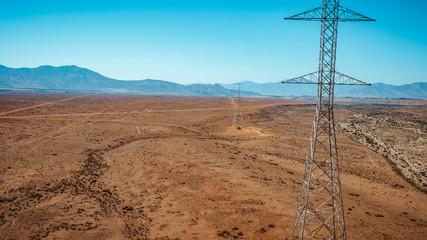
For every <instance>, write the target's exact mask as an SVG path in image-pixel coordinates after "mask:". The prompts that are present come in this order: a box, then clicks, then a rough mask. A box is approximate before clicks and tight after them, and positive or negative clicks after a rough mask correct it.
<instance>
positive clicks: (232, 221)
mask: <svg viewBox="0 0 427 240" xmlns="http://www.w3.org/2000/svg"><path fill="white" fill-rule="evenodd" d="M70 97H71V99H70ZM72 97H74V96H68V95H67V96H61V95H30V96H26V95H9V94H2V95H0V101H1V102H2V104H1V105H0V106H1V107H0V114H1V113H4V114H1V116H0V138H1V139H2V142H3V144H2V145H1V148H0V152H2V155H1V159H0V161H1V163H2V164H1V167H0V238H1V239H28V238H33V239H39V238H47V239H54V238H61V239H126V238H132V239H138V238H140V239H177V238H179V239H236V238H237V239H286V238H287V237H289V236H290V231H291V225H292V221H293V217H294V211H295V205H296V197H297V194H298V189H299V181H300V180H301V176H302V172H301V171H302V170H303V163H304V157H305V154H306V149H307V144H308V142H309V140H308V137H309V133H310V129H311V124H312V117H313V114H314V111H313V106H312V104H310V103H305V102H296V101H283V100H266V99H265V100H262V99H244V101H243V103H242V105H243V107H244V108H243V112H244V121H245V128H244V129H243V130H240V131H239V130H236V129H233V128H231V127H230V125H231V123H232V116H233V111H232V109H231V107H232V104H231V101H230V99H227V98H172V97H167V98H160V97H136V96H134V97H123V96H97V95H94V96H82V97H78V98H72ZM61 99H67V101H60V100H61ZM421 104H423V103H421ZM35 105H38V106H35ZM365 107H366V106H365ZM381 108H382V109H386V108H387V109H391V110H392V111H403V110H405V111H412V112H416V113H417V114H424V115H425V111H426V109H427V107H426V106H425V103H424V106H423V107H411V106H407V107H400V108H399V109H397V108H396V107H392V108H389V107H387V106H383V107H381ZM18 109H19V111H17V110H18ZM420 109H423V110H421V111H420ZM336 114H337V120H338V121H341V122H345V121H347V120H348V119H352V118H354V114H355V113H354V109H353V106H352V105H351V104H350V105H348V106H347V105H340V107H338V108H337V110H336ZM424 115H423V116H424ZM391 133H393V132H391ZM337 137H338V145H339V154H340V160H341V174H342V176H341V177H342V184H343V193H344V196H343V197H344V204H345V207H346V222H347V231H348V236H349V238H350V239H423V238H424V237H425V236H426V235H427V222H426V214H425V213H426V212H427V206H426V204H425V202H426V200H427V198H426V194H425V193H423V192H421V191H420V190H418V189H417V188H415V187H414V186H412V185H411V184H410V183H408V182H407V181H405V179H404V178H402V177H401V176H400V175H399V174H397V173H396V172H395V171H393V167H392V165H391V164H390V163H389V162H388V161H387V159H386V158H384V157H383V156H381V155H380V154H377V153H375V152H373V151H372V150H370V149H369V148H367V147H365V146H363V145H361V144H359V143H357V142H354V141H353V140H352V139H350V138H348V137H347V136H345V135H344V134H341V133H339V134H338V136H337ZM422 154H425V152H422ZM422 160H423V159H422ZM422 160H421V161H422ZM422 162H423V164H425V159H424V161H422Z"/></svg>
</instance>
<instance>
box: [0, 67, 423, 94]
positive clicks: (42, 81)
mask: <svg viewBox="0 0 427 240" xmlns="http://www.w3.org/2000/svg"><path fill="white" fill-rule="evenodd" d="M233 88H234V84H190V85H182V84H178V83H173V82H168V81H162V80H153V79H145V80H136V81H124V80H116V79H112V78H108V77H105V76H103V75H101V74H99V73H97V72H94V71H91V70H89V69H86V68H81V67H77V66H60V67H53V66H40V67H37V68H8V67H6V66H3V65H0V89H3V91H4V90H36V91H54V90H61V91H94V92H101V93H122V94H144V95H182V96H231V94H232V89H233ZM316 88H317V85H299V84H298V85H294V84H286V85H285V84H281V83H280V82H269V83H255V82H249V81H245V82H241V89H242V90H243V91H241V94H242V96H249V97H253V96H261V95H265V96H315V95H316V93H317V91H316ZM335 96H336V97H352V98H416V99H427V82H418V83H412V84H405V85H401V86H395V85H390V84H385V83H375V84H372V86H371V87H368V86H336V89H335Z"/></svg>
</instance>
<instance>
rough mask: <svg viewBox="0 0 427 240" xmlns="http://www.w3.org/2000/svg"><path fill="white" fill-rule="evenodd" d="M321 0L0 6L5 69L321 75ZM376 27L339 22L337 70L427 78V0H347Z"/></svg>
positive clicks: (170, 76) (209, 79)
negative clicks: (315, 13) (315, 18)
mask: <svg viewBox="0 0 427 240" xmlns="http://www.w3.org/2000/svg"><path fill="white" fill-rule="evenodd" d="M321 2H322V1H321V0H305V1H300V0H257V1H255V0H138V1H126V0H102V1H99V0H94V1H92V0H85V1H82V0H72V1H69V0H62V1H60V0H55V1H47V0H38V1H33V0H31V1H22V0H13V1H2V3H1V6H0V32H1V37H0V64H2V65H5V66H7V67H15V68H18V67H38V66H40V65H53V66H61V65H77V66H80V67H85V68H89V69H91V70H94V71H96V72H99V73H101V74H103V75H105V76H107V77H111V78H115V79H122V80H140V79H146V78H151V79H160V80H167V81H172V82H177V83H181V84H189V83H233V82H238V81H254V82H273V81H281V80H284V79H288V78H292V77H297V76H300V75H303V74H305V73H310V72H314V71H317V68H318V57H319V56H318V55H319V39H320V36H319V34H320V23H319V22H303V21H284V20H283V18H284V17H287V16H291V15H294V14H297V13H300V12H303V11H306V10H309V9H312V8H315V7H318V6H320V5H321ZM340 4H341V5H342V6H345V7H347V8H350V9H352V10H355V11H357V12H359V13H362V14H364V15H367V16H369V17H371V18H375V19H376V20H377V21H376V22H355V23H354V22H353V23H352V22H350V23H340V25H339V32H338V50H337V52H338V53H337V54H338V56H337V70H338V71H340V72H343V73H345V74H348V75H350V76H352V77H355V78H358V79H360V80H363V81H367V82H371V83H375V82H384V83H390V84H395V85H401V84H406V83H412V82H426V81H427V14H425V11H426V10H427V1H426V0H405V1H404V0H388V1H382V0H381V1H379V0H341V1H340Z"/></svg>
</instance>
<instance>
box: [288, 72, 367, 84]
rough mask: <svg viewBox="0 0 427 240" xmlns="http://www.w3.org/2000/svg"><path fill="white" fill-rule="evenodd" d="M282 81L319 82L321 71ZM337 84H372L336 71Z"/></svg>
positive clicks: (296, 82)
mask: <svg viewBox="0 0 427 240" xmlns="http://www.w3.org/2000/svg"><path fill="white" fill-rule="evenodd" d="M282 83H293V84H319V72H318V71H317V72H313V73H309V74H306V75H303V76H301V77H297V78H292V79H289V80H285V81H282ZM334 84H335V85H362V86H371V84H370V83H366V82H363V81H360V80H358V79H355V78H352V77H350V76H347V75H345V74H343V73H340V72H335V81H334Z"/></svg>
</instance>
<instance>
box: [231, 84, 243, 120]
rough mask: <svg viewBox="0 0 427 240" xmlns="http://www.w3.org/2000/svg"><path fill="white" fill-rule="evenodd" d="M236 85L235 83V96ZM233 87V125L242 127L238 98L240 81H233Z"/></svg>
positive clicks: (239, 100)
mask: <svg viewBox="0 0 427 240" xmlns="http://www.w3.org/2000/svg"><path fill="white" fill-rule="evenodd" d="M236 85H237V96H236ZM233 87H234V89H233V108H234V118H233V127H236V128H242V127H243V114H242V108H241V105H240V103H241V99H240V90H241V83H235V84H234V86H233Z"/></svg>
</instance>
